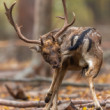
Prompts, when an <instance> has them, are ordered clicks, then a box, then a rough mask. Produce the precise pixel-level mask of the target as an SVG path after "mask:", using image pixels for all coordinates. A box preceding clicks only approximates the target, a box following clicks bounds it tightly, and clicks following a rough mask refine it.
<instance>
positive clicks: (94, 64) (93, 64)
mask: <svg viewBox="0 0 110 110" xmlns="http://www.w3.org/2000/svg"><path fill="white" fill-rule="evenodd" d="M87 62H88V70H87V71H86V73H85V76H86V77H87V78H88V81H89V86H90V91H91V93H92V96H93V100H94V104H95V108H96V110H103V109H102V107H101V106H100V104H99V101H98V99H97V96H96V93H95V88H94V84H93V79H94V78H95V77H96V76H97V74H98V72H99V70H100V67H101V64H102V61H101V59H94V60H88V61H87Z"/></svg>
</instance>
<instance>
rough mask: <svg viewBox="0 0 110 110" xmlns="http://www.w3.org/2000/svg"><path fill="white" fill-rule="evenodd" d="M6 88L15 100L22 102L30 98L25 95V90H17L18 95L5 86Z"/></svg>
mask: <svg viewBox="0 0 110 110" xmlns="http://www.w3.org/2000/svg"><path fill="white" fill-rule="evenodd" d="M5 87H6V89H7V91H8V93H9V94H10V95H11V96H12V97H13V98H14V99H21V100H28V97H27V96H26V95H25V93H24V91H23V89H21V88H18V89H17V90H16V93H15V92H14V91H13V89H11V88H10V87H9V86H8V85H6V84H5Z"/></svg>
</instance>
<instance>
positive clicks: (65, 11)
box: [54, 0, 75, 38]
mask: <svg viewBox="0 0 110 110" xmlns="http://www.w3.org/2000/svg"><path fill="white" fill-rule="evenodd" d="M62 3H63V8H64V16H65V17H61V16H57V18H60V19H63V20H65V22H64V26H63V27H62V28H61V29H60V30H59V31H58V32H57V33H56V34H55V36H54V37H55V38H58V37H59V36H60V35H61V34H62V33H63V32H64V31H65V30H66V29H67V28H68V27H70V26H71V25H73V24H74V22H75V14H74V13H73V20H72V22H71V23H70V24H69V23H68V15H67V10H66V4H65V0H62Z"/></svg>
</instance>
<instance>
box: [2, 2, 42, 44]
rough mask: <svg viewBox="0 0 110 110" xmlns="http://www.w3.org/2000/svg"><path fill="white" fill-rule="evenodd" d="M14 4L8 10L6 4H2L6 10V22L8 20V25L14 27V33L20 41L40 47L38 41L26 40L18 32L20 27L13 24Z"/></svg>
mask: <svg viewBox="0 0 110 110" xmlns="http://www.w3.org/2000/svg"><path fill="white" fill-rule="evenodd" d="M15 4H16V2H14V3H13V4H12V5H11V6H10V8H8V7H7V5H6V3H5V2H4V7H5V10H6V12H5V14H6V16H7V18H8V20H9V22H10V24H11V25H12V26H13V27H14V29H15V31H16V33H17V35H18V37H19V38H20V39H21V40H23V41H24V42H26V43H33V44H39V45H40V44H41V42H40V41H38V40H29V39H27V38H26V37H25V36H24V35H23V34H22V33H21V30H20V28H21V27H20V26H18V25H17V24H15V22H14V20H13V17H12V10H13V8H14V6H15Z"/></svg>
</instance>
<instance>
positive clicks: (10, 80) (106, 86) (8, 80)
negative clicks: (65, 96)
mask: <svg viewBox="0 0 110 110" xmlns="http://www.w3.org/2000/svg"><path fill="white" fill-rule="evenodd" d="M51 81H52V79H51V78H46V77H39V76H37V77H36V78H23V79H12V78H5V79H0V82H20V83H30V82H31V83H32V82H45V83H51ZM62 86H74V87H85V88H87V87H89V86H88V84H86V83H73V82H67V81H64V82H63V83H62ZM95 88H96V89H103V88H107V89H109V88H110V84H95Z"/></svg>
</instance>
